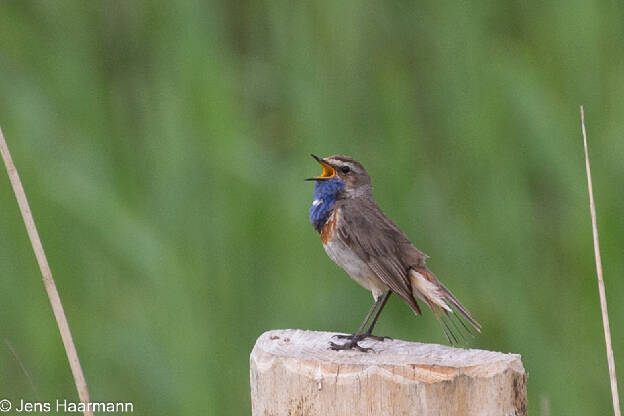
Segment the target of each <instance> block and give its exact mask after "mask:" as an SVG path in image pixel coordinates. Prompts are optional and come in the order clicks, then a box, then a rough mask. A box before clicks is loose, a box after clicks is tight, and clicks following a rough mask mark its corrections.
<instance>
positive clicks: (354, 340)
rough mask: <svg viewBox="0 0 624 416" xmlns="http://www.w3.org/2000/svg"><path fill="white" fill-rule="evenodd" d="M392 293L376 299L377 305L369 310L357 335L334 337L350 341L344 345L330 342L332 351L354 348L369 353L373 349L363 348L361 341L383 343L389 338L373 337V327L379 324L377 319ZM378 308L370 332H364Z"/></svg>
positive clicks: (389, 292)
mask: <svg viewBox="0 0 624 416" xmlns="http://www.w3.org/2000/svg"><path fill="white" fill-rule="evenodd" d="M391 293H392V291H388V292H387V293H386V295H385V296H384V297H383V298H382V297H379V298H377V299H375V303H373V305H372V306H371V308H370V309H369V311H368V313H367V314H366V317H365V318H364V321H363V322H362V325H360V328H359V329H358V330H357V332H356V333H355V334H351V335H334V337H336V338H341V339H348V340H349V341H347V342H345V343H344V344H336V343H334V342H330V343H329V345H330V348H331V349H332V350H349V349H352V348H356V349H358V350H360V351H363V352H367V351H370V350H371V348H365V347H361V346H360V345H359V344H358V342H359V341H361V340H363V339H365V338H373V339H376V340H378V341H383V340H384V339H385V338H388V337H378V336H375V335H372V332H373V327H374V326H375V323H376V322H377V319H378V318H379V315H380V314H381V310H382V309H383V307H384V306H385V305H386V302H387V301H388V298H389V297H390V294H391ZM380 304H381V306H379V305H380ZM378 306H379V310H377V313H376V314H375V317H374V319H373V322H372V323H371V325H370V327H369V328H368V330H367V331H366V332H364V328H366V324H367V323H368V321H369V320H370V318H371V316H372V314H373V312H374V311H375V310H376V309H377V307H378Z"/></svg>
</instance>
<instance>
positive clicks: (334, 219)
mask: <svg viewBox="0 0 624 416" xmlns="http://www.w3.org/2000/svg"><path fill="white" fill-rule="evenodd" d="M311 156H312V157H313V158H314V159H316V161H317V162H318V163H319V164H320V165H321V166H322V167H323V172H322V174H321V175H320V176H317V177H314V178H309V179H306V180H310V181H315V185H314V201H313V202H312V206H311V207H310V221H311V222H312V225H313V226H314V228H315V229H316V231H317V232H318V233H319V235H320V237H321V240H322V242H323V247H324V248H325V252H326V253H327V255H328V256H329V257H330V258H331V259H332V260H333V261H334V262H335V263H336V264H338V266H340V267H341V268H343V269H344V270H345V271H346V272H347V273H348V274H349V276H350V277H351V278H352V279H353V280H355V281H356V282H357V283H359V284H360V285H362V286H363V287H364V288H366V289H368V290H370V291H371V292H372V294H373V299H374V303H373V305H372V306H371V308H370V310H369V311H368V313H367V314H366V317H365V318H364V321H363V322H362V325H360V328H359V329H358V330H357V331H356V332H355V333H354V334H351V335H335V337H338V338H342V339H346V341H345V342H344V343H342V344H338V343H334V342H330V348H331V349H333V350H348V349H353V348H355V349H358V350H360V351H364V352H365V351H368V350H370V348H365V347H362V346H360V345H359V342H360V341H361V340H363V339H365V338H373V339H377V340H383V339H384V338H386V337H377V336H374V335H373V334H372V332H373V328H374V326H375V324H376V323H377V319H378V318H379V315H380V314H381V311H382V310H383V308H384V306H385V305H386V302H387V301H388V299H389V298H390V295H391V294H392V293H393V292H394V293H396V294H397V295H398V296H399V297H401V299H403V300H404V301H405V302H406V303H407V304H408V305H409V307H410V308H411V309H412V311H414V313H415V314H416V315H421V310H420V307H419V306H418V303H417V300H421V301H422V302H424V303H426V304H427V305H428V306H429V307H430V308H431V311H432V312H433V314H434V316H435V317H436V318H437V319H438V320H439V321H440V322H441V324H442V330H443V331H444V333H445V335H446V337H447V339H448V340H449V342H450V343H451V344H456V343H457V342H458V336H459V335H464V332H467V333H472V332H471V330H470V328H469V327H468V326H467V325H466V323H465V322H464V321H463V319H461V318H460V317H459V316H458V315H461V317H463V318H464V319H465V320H466V321H468V323H470V325H472V327H473V328H474V329H476V330H477V331H478V332H481V325H480V324H479V323H478V322H477V321H476V320H475V319H474V318H473V317H472V316H471V315H470V313H469V312H468V310H467V309H466V308H465V307H464V306H463V305H462V304H461V303H460V302H459V301H458V300H457V298H456V297H455V296H453V294H452V293H451V291H450V290H448V289H447V288H446V287H444V285H443V284H442V283H440V281H439V280H438V278H437V277H436V276H435V275H434V274H433V273H432V272H431V271H430V270H429V269H428V268H427V266H425V260H426V259H427V255H426V254H425V253H423V252H422V251H420V250H418V249H417V248H416V247H414V246H413V245H412V243H411V242H410V241H409V239H408V238H407V236H406V235H405V233H403V231H401V230H400V229H399V227H397V226H396V224H395V223H394V222H392V220H390V218H388V217H387V216H386V215H385V214H384V213H383V211H382V210H381V208H379V206H378V205H377V202H375V199H374V198H373V186H372V183H371V179H370V176H368V173H367V172H366V170H365V169H364V166H362V164H361V163H359V162H357V161H356V160H355V159H353V158H351V157H349V156H344V155H335V156H329V157H326V158H320V157H318V156H315V155H311ZM373 314H374V315H373ZM371 317H372V321H371V323H370V325H369V326H368V329H366V330H364V328H366V325H367V323H368V322H369V321H370V320H371ZM457 322H458V323H459V324H458V323H457ZM460 325H461V326H460Z"/></svg>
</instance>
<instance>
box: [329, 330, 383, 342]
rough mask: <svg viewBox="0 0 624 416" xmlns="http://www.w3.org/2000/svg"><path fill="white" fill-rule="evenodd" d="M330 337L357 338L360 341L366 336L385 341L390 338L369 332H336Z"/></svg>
mask: <svg viewBox="0 0 624 416" xmlns="http://www.w3.org/2000/svg"><path fill="white" fill-rule="evenodd" d="M332 338H338V339H357V340H358V341H361V340H363V339H366V338H370V339H374V340H375V341H381V342H383V341H385V340H387V339H389V340H391V339H392V338H390V337H384V336H379V335H373V334H371V333H370V332H364V333H363V334H359V335H358V334H348V335H347V334H336V335H332Z"/></svg>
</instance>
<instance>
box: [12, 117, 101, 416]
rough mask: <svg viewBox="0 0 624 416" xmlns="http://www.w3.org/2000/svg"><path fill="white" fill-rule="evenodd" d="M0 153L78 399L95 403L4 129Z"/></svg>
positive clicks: (87, 410)
mask: <svg viewBox="0 0 624 416" xmlns="http://www.w3.org/2000/svg"><path fill="white" fill-rule="evenodd" d="M0 153H2V159H3V160H4V166H5V167H6V170H7V173H8V175H9V180H10V181H11V186H12V187H13V192H14V193H15V198H16V199H17V204H18V205H19V209H20V212H21V213H22V218H23V219H24V224H25V225H26V231H27V232H28V237H29V238H30V243H31V245H32V248H33V251H34V252H35V257H36V258H37V263H39V270H41V276H42V277H43V285H44V287H45V290H46V292H47V293H48V299H50V305H52V311H53V312H54V317H55V318H56V323H57V325H58V329H59V332H60V333H61V339H62V340H63V345H64V346H65V353H66V354H67V360H68V361H69V366H70V367H71V371H72V374H73V376H74V382H75V384H76V389H77V390H78V396H79V397H80V401H81V402H83V403H90V401H91V400H90V398H89V390H88V389H87V381H86V380H85V377H84V373H83V372H82V367H81V365H80V360H79V359H78V353H77V352H76V347H75V346H74V340H73V338H72V335H71V331H70V330H69V324H68V323H67V318H66V317H65V311H64V309H63V304H62V303H61V298H60V297H59V294H58V291H57V290H56V284H55V283H54V278H53V277H52V271H51V270H50V266H49V265H48V259H47V258H46V255H45V252H44V250H43V246H42V245H41V239H40V238H39V233H38V232H37V227H36V226H35V220H34V218H33V216H32V213H31V211H30V206H29V205H28V200H27V199H26V193H25V192H24V187H23V186H22V181H21V180H20V177H19V174H18V173H17V169H16V168H15V164H14V163H13V159H12V158H11V153H10V152H9V147H8V146H7V143H6V140H5V139H4V134H3V133H2V129H0ZM85 407H86V410H85V411H84V415H85V416H93V412H92V411H91V409H90V408H89V406H85Z"/></svg>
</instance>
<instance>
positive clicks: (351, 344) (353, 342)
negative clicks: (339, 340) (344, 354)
mask: <svg viewBox="0 0 624 416" xmlns="http://www.w3.org/2000/svg"><path fill="white" fill-rule="evenodd" d="M329 349H331V350H334V351H341V350H352V349H356V350H358V351H362V352H369V351H372V350H373V349H372V348H368V347H362V346H361V345H360V344H358V339H357V338H351V339H349V341H347V342H345V343H344V344H336V343H335V342H332V341H329Z"/></svg>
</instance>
